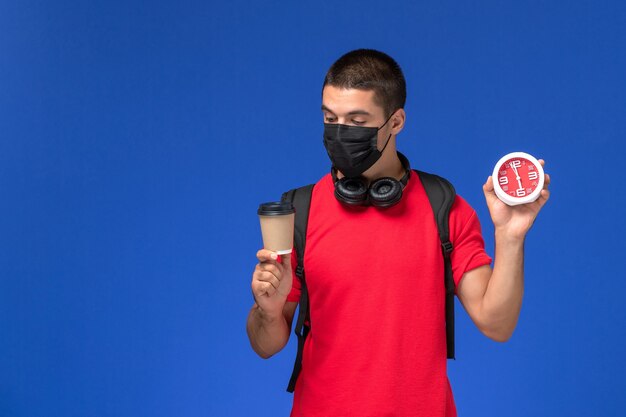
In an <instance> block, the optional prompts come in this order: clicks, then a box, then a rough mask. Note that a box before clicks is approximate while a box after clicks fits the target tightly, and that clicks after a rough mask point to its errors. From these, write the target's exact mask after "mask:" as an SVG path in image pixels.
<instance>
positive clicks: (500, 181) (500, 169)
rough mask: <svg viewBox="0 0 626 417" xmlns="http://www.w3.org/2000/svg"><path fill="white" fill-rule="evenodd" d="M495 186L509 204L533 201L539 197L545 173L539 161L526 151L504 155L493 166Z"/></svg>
mask: <svg viewBox="0 0 626 417" xmlns="http://www.w3.org/2000/svg"><path fill="white" fill-rule="evenodd" d="M492 178H493V188H494V191H495V192H496V195H497V196H498V198H499V199H500V200H502V201H503V202H504V203H506V204H508V205H509V206H517V205H518V204H527V203H532V202H533V201H535V200H536V199H538V198H539V194H541V190H542V189H543V183H544V181H545V175H544V173H543V168H542V166H541V164H540V163H539V161H538V160H537V159H535V158H534V157H533V156H532V155H529V154H527V153H525V152H513V153H510V154H507V155H504V156H503V157H502V158H500V160H499V161H498V163H497V164H496V166H495V167H494V168H493V175H492Z"/></svg>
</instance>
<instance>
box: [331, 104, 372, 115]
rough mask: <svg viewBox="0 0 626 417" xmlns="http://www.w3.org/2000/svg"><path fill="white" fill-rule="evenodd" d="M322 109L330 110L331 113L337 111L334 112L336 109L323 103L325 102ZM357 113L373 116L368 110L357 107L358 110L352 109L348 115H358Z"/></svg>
mask: <svg viewBox="0 0 626 417" xmlns="http://www.w3.org/2000/svg"><path fill="white" fill-rule="evenodd" d="M322 111H327V112H329V113H332V114H335V112H334V111H332V110H331V109H329V108H328V107H326V106H325V105H323V104H322ZM356 114H361V115H363V116H371V113H369V112H367V111H365V110H360V109H357V110H352V111H351V112H348V114H347V115H348V116H353V115H356Z"/></svg>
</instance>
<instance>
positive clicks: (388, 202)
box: [369, 177, 402, 207]
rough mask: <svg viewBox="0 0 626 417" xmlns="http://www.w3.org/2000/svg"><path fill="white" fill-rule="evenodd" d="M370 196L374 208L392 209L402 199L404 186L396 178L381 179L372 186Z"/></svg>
mask: <svg viewBox="0 0 626 417" xmlns="http://www.w3.org/2000/svg"><path fill="white" fill-rule="evenodd" d="M369 196H370V202H371V203H372V205H373V206H376V207H391V206H393V205H394V204H396V203H397V202H398V201H400V199H401V198H402V184H401V183H400V182H399V181H398V180H396V179H395V178H391V177H383V178H380V179H378V180H376V181H374V182H373V183H372V184H371V185H370V189H369Z"/></svg>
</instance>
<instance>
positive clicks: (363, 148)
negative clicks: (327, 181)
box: [324, 112, 395, 177]
mask: <svg viewBox="0 0 626 417" xmlns="http://www.w3.org/2000/svg"><path fill="white" fill-rule="evenodd" d="M394 113H395V112H394ZM391 116H393V113H392V114H391ZM391 116H389V119H387V121H386V122H385V123H383V125H382V126H381V127H379V128H375V127H364V126H352V125H340V124H336V123H324V147H325V148H326V152H327V153H328V157H329V158H330V161H331V162H332V164H333V166H334V167H335V168H336V169H337V170H339V171H341V173H342V174H343V175H345V176H346V177H358V176H359V175H361V174H362V173H364V172H365V171H367V170H368V169H369V168H370V167H371V166H372V165H374V164H375V163H376V161H378V160H379V159H380V157H381V156H382V154H383V152H384V151H385V148H386V147H387V144H388V143H389V139H391V134H389V137H388V138H387V142H386V143H385V146H384V147H383V150H382V151H379V150H378V146H377V142H378V131H379V130H380V129H382V128H383V127H384V126H385V125H386V124H387V122H388V121H389V120H390V119H391Z"/></svg>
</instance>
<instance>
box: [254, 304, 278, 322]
mask: <svg viewBox="0 0 626 417" xmlns="http://www.w3.org/2000/svg"><path fill="white" fill-rule="evenodd" d="M256 314H257V316H258V317H259V320H261V322H263V323H266V324H272V323H274V322H276V321H277V320H279V319H280V318H281V317H282V309H281V310H276V311H274V310H267V309H264V308H263V307H261V306H260V305H259V304H257V305H256Z"/></svg>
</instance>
